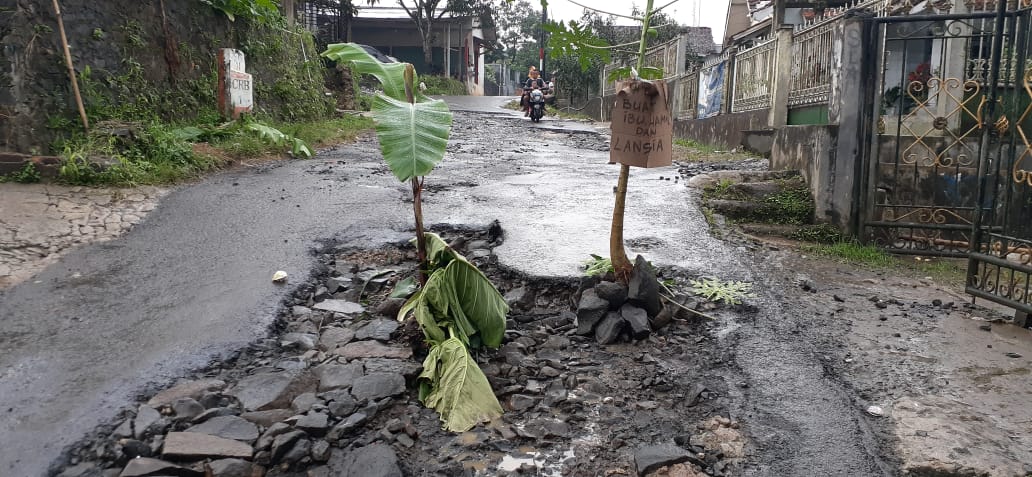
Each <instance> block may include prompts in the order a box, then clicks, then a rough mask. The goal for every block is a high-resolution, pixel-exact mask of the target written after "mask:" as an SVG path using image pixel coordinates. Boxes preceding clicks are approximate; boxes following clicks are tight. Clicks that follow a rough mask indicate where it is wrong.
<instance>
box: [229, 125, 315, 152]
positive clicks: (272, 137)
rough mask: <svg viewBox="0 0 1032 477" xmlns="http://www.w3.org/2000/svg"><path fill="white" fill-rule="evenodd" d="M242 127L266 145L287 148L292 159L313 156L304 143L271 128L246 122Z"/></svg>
mask: <svg viewBox="0 0 1032 477" xmlns="http://www.w3.org/2000/svg"><path fill="white" fill-rule="evenodd" d="M244 127H245V128H247V129H248V130H250V131H253V132H254V133H255V134H257V135H258V137H259V138H261V139H262V140H263V141H265V142H267V143H270V144H274V145H276V146H279V147H286V148H288V149H289V151H290V154H291V155H293V156H294V157H303V158H309V157H312V155H313V153H312V149H311V148H310V147H308V145H307V144H305V142H304V141H302V140H300V139H298V138H296V137H294V136H291V135H289V134H284V133H283V132H282V131H280V130H279V129H276V128H274V127H272V126H268V125H265V124H262V123H259V122H252V121H248V122H246V123H245V125H244Z"/></svg>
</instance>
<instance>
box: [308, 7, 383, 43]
mask: <svg viewBox="0 0 1032 477" xmlns="http://www.w3.org/2000/svg"><path fill="white" fill-rule="evenodd" d="M379 1H380V0H363V1H362V3H365V4H366V5H369V6H373V5H375V4H377V3H379ZM311 3H312V5H313V6H314V7H315V8H316V11H325V12H333V15H334V16H335V17H336V18H337V23H336V25H335V26H336V30H337V35H336V38H333V40H336V41H351V38H350V36H349V35H348V32H349V31H350V30H351V21H352V20H354V19H355V17H356V16H358V5H356V0H314V1H313V2H311Z"/></svg>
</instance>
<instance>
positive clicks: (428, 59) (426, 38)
mask: <svg viewBox="0 0 1032 477" xmlns="http://www.w3.org/2000/svg"><path fill="white" fill-rule="evenodd" d="M419 33H421V34H422V35H423V63H424V64H426V72H427V73H430V72H433V69H434V68H433V61H434V52H433V50H431V49H430V48H431V46H430V44H431V43H433V41H432V40H433V38H434V29H433V25H431V24H430V22H427V23H426V27H424V28H422V29H421V30H420V32H419Z"/></svg>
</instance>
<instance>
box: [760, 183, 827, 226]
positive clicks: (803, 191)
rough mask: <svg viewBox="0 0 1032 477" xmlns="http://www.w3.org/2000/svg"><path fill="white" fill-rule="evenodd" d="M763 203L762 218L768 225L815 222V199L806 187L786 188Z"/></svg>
mask: <svg viewBox="0 0 1032 477" xmlns="http://www.w3.org/2000/svg"><path fill="white" fill-rule="evenodd" d="M763 202H764V204H765V207H763V212H762V215H763V217H762V218H763V220H765V221H766V222H768V223H773V224H789V225H802V224H807V223H810V222H811V221H812V220H813V211H814V205H813V199H812V198H810V191H809V189H807V188H806V187H805V186H802V187H790V188H786V189H784V190H782V191H780V192H778V193H777V194H774V195H771V196H769V197H767V198H765V199H763Z"/></svg>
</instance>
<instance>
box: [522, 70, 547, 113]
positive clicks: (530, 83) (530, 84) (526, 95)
mask: <svg viewBox="0 0 1032 477" xmlns="http://www.w3.org/2000/svg"><path fill="white" fill-rule="evenodd" d="M527 76H529V78H527V81H526V82H525V83H524V84H523V97H522V98H520V106H522V107H523V115H524V116H530V92H531V91H534V89H535V88H537V89H541V90H543V89H545V88H546V87H547V84H546V83H545V80H543V79H541V73H540V72H539V71H538V69H537V68H535V67H533V66H531V67H530V71H529V72H528V73H527Z"/></svg>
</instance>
